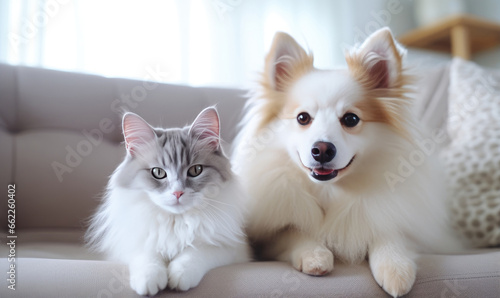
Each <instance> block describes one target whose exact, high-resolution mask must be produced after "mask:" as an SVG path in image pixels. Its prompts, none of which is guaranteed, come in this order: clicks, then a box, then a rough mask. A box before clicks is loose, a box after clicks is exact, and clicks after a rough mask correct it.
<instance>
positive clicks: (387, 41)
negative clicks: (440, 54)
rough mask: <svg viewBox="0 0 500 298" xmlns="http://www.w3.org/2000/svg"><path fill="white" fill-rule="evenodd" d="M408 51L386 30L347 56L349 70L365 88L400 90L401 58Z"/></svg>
mask: <svg viewBox="0 0 500 298" xmlns="http://www.w3.org/2000/svg"><path fill="white" fill-rule="evenodd" d="M405 54H406V50H405V49H404V48H403V47H401V46H400V45H399V44H398V43H397V42H396V41H395V40H394V38H393V36H392V33H391V30H390V29H389V28H388V27H384V28H382V29H379V30H377V31H375V32H374V33H373V34H371V35H370V36H369V37H368V38H367V39H366V40H365V42H364V43H363V44H362V45H361V46H360V47H358V48H355V49H352V50H350V51H349V52H348V53H347V54H346V61H347V64H348V67H349V71H350V72H351V74H352V75H353V76H354V78H356V79H357V80H358V81H359V82H360V83H361V84H362V85H363V86H364V87H365V88H367V89H369V90H370V89H379V88H400V87H402V85H403V83H404V82H403V81H402V59H403V57H404V55H405Z"/></svg>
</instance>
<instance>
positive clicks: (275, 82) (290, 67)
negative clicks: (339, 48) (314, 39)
mask: <svg viewBox="0 0 500 298" xmlns="http://www.w3.org/2000/svg"><path fill="white" fill-rule="evenodd" d="M312 68H313V58H312V55H308V54H307V53H306V51H304V49H303V48H302V47H301V46H300V45H299V44H298V43H297V42H296V41H295V40H294V39H293V38H292V37H291V36H290V35H288V34H286V33H284V32H277V33H276V34H275V35H274V39H273V43H272V46H271V50H270V51H269V54H268V55H267V58H266V66H265V76H266V80H267V81H268V83H269V85H270V87H271V88H272V89H273V90H275V91H279V92H281V91H284V90H285V89H286V87H287V86H288V84H289V83H290V82H291V81H292V80H293V79H294V78H296V77H297V75H298V74H303V73H304V72H305V71H308V70H310V69H312Z"/></svg>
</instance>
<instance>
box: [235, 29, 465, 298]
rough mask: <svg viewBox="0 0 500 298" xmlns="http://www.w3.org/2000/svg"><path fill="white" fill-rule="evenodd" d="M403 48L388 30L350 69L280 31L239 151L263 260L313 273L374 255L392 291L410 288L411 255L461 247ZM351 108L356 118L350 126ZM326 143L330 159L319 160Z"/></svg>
mask: <svg viewBox="0 0 500 298" xmlns="http://www.w3.org/2000/svg"><path fill="white" fill-rule="evenodd" d="M404 54H405V50H404V49H403V48H401V47H400V46H399V45H398V44H397V43H396V42H395V41H394V39H393V37H392V34H391V32H390V30H389V29H387V28H384V29H381V30H379V31H377V32H375V33H373V34H372V35H371V36H370V37H369V38H368V39H367V40H366V41H365V42H364V43H363V44H362V45H361V46H359V47H357V48H355V49H353V50H351V51H349V52H347V53H346V60H347V63H348V68H347V69H335V70H318V69H315V68H314V66H313V57H312V55H310V54H307V53H306V52H305V51H304V50H303V49H302V48H301V47H300V46H299V45H298V44H297V43H296V42H295V41H294V40H293V38H292V37H290V36H289V35H287V34H285V33H277V34H276V36H275V38H274V41H273V45H272V48H271V51H270V52H269V54H268V56H267V59H266V66H265V70H264V73H263V79H262V82H261V84H260V88H259V90H257V91H256V94H255V96H253V98H252V99H251V100H250V102H249V104H248V107H247V108H248V110H247V115H246V116H245V118H244V120H243V122H242V125H243V127H242V130H241V132H240V134H239V136H238V138H237V140H236V142H235V144H236V146H235V148H234V154H233V164H234V167H235V171H236V172H237V173H238V174H239V175H241V177H243V178H244V180H243V181H244V183H245V187H246V190H247V191H248V192H249V194H250V197H251V200H250V201H251V208H250V210H251V211H250V217H249V220H250V222H249V224H248V231H247V233H248V235H249V238H250V240H251V243H252V244H253V245H254V247H255V249H256V252H257V255H258V257H260V258H264V259H278V260H283V261H287V262H290V263H291V264H292V265H293V266H294V267H295V268H296V269H297V270H300V271H302V272H304V273H307V274H310V275H323V274H327V273H328V272H330V271H332V270H333V263H334V256H335V257H336V258H338V259H340V260H342V261H344V262H348V263H358V262H361V261H363V260H365V259H366V258H368V260H369V264H370V267H371V270H372V273H373V276H374V278H375V280H376V281H377V283H378V284H379V285H380V286H381V287H383V288H384V290H385V291H386V292H387V293H389V294H391V295H393V296H395V297H396V296H400V295H404V294H406V293H408V291H410V289H411V287H412V285H413V283H414V280H415V275H416V264H415V261H414V260H415V256H416V253H421V252H447V251H450V250H454V249H458V246H459V245H460V244H459V243H458V242H457V241H456V240H455V239H454V238H453V236H451V235H452V232H451V231H450V230H449V229H448V225H447V212H446V208H445V204H444V201H443V199H444V198H445V194H444V192H443V187H444V182H443V181H442V179H441V178H442V175H441V172H440V170H439V167H438V166H437V163H436V162H435V160H433V157H432V156H431V155H432V154H431V153H432V152H429V151H432V150H426V149H428V147H430V145H429V142H428V140H427V139H426V138H425V137H424V136H423V135H422V134H421V133H420V132H419V131H418V129H417V128H416V125H415V121H414V119H413V118H412V117H413V116H412V113H411V112H410V106H411V101H410V99H409V98H408V97H406V96H405V94H406V93H407V92H408V91H409V90H408V89H407V88H406V87H405V86H406V85H407V83H408V82H409V81H410V78H409V77H408V76H407V75H405V72H404V70H403V68H402V58H403V56H404ZM302 113H307V115H309V117H310V121H309V122H307V121H303V123H302V124H303V125H301V124H300V123H299V122H300V121H299V117H301V116H300V115H301V114H302ZM350 114H354V115H355V116H356V117H358V119H359V122H358V123H357V124H356V125H354V126H352V127H350V126H349V125H348V123H349V121H353V119H354V120H355V118H352V115H350ZM346 117H351V118H346ZM304 119H305V120H307V119H309V118H307V116H306V118H303V117H302V118H301V120H304ZM346 123H347V124H346ZM317 142H321V143H320V145H319V147H315V146H316V145H315V144H318V143H317ZM327 143H331V144H333V146H334V147H335V148H333V149H334V150H333V155H335V156H334V157H333V159H332V160H331V161H325V160H321V159H319V161H318V160H317V159H318V157H316V158H315V157H314V156H313V155H315V154H316V155H317V153H318V152H323V151H324V152H327V151H325V150H324V149H325V147H324V146H325V144H327ZM321 144H323V145H321ZM422 144H424V145H427V147H425V146H424V147H422ZM431 145H432V144H431ZM321 146H323V147H321ZM330 146H331V145H330ZM324 152H323V153H324ZM330 153H332V152H331V151H330Z"/></svg>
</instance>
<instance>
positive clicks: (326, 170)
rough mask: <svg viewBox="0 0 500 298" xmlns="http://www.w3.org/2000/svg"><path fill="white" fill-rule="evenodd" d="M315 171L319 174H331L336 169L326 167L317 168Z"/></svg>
mask: <svg viewBox="0 0 500 298" xmlns="http://www.w3.org/2000/svg"><path fill="white" fill-rule="evenodd" d="M313 171H314V173H316V174H317V175H330V174H331V173H333V171H335V170H333V169H325V168H316V169H314V170H313Z"/></svg>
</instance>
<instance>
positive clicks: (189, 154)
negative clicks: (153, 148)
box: [156, 129, 195, 169]
mask: <svg viewBox="0 0 500 298" xmlns="http://www.w3.org/2000/svg"><path fill="white" fill-rule="evenodd" d="M156 135H157V137H158V144H159V145H160V150H161V154H160V156H159V157H160V158H161V162H162V164H163V165H165V166H169V167H175V168H177V169H182V168H184V167H188V166H189V165H191V163H192V162H193V159H194V154H195V152H193V149H194V146H192V144H193V140H192V139H191V138H190V136H189V133H188V130H187V129H168V130H161V131H158V130H157V131H156Z"/></svg>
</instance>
